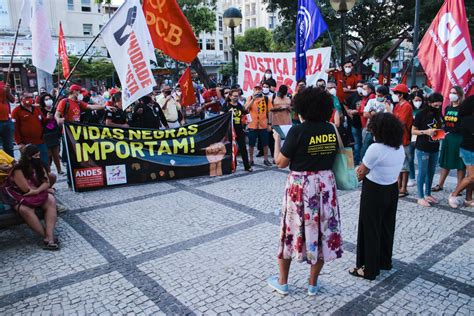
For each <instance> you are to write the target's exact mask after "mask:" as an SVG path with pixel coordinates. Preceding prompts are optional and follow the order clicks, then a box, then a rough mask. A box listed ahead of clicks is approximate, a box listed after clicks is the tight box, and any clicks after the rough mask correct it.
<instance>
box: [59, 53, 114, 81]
mask: <svg viewBox="0 0 474 316" xmlns="http://www.w3.org/2000/svg"><path fill="white" fill-rule="evenodd" d="M78 59H79V57H77V56H69V65H70V69H71V70H72V67H73V66H74V64H75V63H76V61H77V60H78ZM59 65H61V63H59ZM58 67H59V71H60V74H61V76H62V77H63V72H62V66H56V69H55V71H54V74H53V75H54V76H57V75H58ZM114 71H115V68H114V65H113V64H112V63H111V62H110V61H109V60H108V59H106V58H101V59H92V58H89V59H83V60H82V61H81V62H80V63H79V65H77V68H76V70H75V71H74V72H73V74H72V80H74V78H77V79H79V78H89V79H94V80H105V79H108V78H110V77H112V74H113V73H114Z"/></svg>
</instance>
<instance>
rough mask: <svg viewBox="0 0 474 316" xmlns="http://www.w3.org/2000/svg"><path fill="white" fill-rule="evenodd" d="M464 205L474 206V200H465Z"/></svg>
mask: <svg viewBox="0 0 474 316" xmlns="http://www.w3.org/2000/svg"><path fill="white" fill-rule="evenodd" d="M464 206H467V207H474V201H472V200H471V201H464Z"/></svg>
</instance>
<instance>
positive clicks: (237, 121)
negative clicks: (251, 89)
mask: <svg viewBox="0 0 474 316" xmlns="http://www.w3.org/2000/svg"><path fill="white" fill-rule="evenodd" d="M239 96H240V93H239V90H237V89H232V90H230V98H229V99H228V100H227V102H226V103H224V106H223V107H222V113H227V112H229V111H231V112H232V113H233V119H234V130H235V134H236V136H237V145H238V146H239V152H240V156H241V157H242V161H243V163H244V168H245V171H248V172H252V166H251V165H250V162H249V155H248V152H247V145H246V144H245V132H244V127H243V123H242V119H243V118H244V116H245V110H244V107H243V106H242V104H240V103H239Z"/></svg>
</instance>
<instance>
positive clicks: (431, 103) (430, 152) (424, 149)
mask: <svg viewBox="0 0 474 316" xmlns="http://www.w3.org/2000/svg"><path fill="white" fill-rule="evenodd" d="M442 105H443V96H442V95H441V94H440V93H437V92H434V93H432V94H431V95H430V96H429V98H428V106H426V107H425V108H424V109H422V110H420V111H419V112H418V113H417V114H416V116H415V121H414V122H413V127H412V134H414V135H416V136H417V137H416V143H415V151H416V158H417V160H418V177H417V179H416V187H417V191H418V201H417V203H418V204H419V205H421V206H425V207H429V206H431V204H434V203H438V201H437V200H436V199H435V198H434V197H433V196H432V195H431V185H432V183H433V177H434V174H435V170H436V164H437V163H438V154H439V140H438V139H437V138H436V137H434V136H435V135H436V133H437V131H438V130H440V129H442V127H443V119H442V116H441V107H442Z"/></svg>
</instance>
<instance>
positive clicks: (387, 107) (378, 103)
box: [360, 86, 393, 159]
mask: <svg viewBox="0 0 474 316" xmlns="http://www.w3.org/2000/svg"><path fill="white" fill-rule="evenodd" d="M388 95H389V90H388V88H387V87H386V86H379V87H377V90H376V94H375V98H373V99H370V100H368V101H367V104H366V105H365V106H364V118H365V119H367V126H368V125H369V123H370V119H371V118H372V116H374V115H375V114H377V113H384V112H385V113H391V112H392V110H393V106H392V104H391V103H390V101H388ZM373 142H374V140H373V135H372V133H371V132H370V131H369V130H368V129H366V130H365V136H364V140H363V145H362V150H361V153H360V156H361V159H363V158H364V155H365V152H366V151H367V148H369V146H370V145H371V144H372V143H373Z"/></svg>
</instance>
